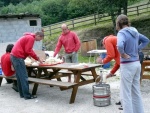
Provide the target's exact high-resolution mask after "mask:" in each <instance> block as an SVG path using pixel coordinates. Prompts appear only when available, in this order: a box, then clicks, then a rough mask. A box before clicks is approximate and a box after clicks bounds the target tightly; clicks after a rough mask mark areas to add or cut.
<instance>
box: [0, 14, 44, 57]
mask: <svg viewBox="0 0 150 113" xmlns="http://www.w3.org/2000/svg"><path fill="white" fill-rule="evenodd" d="M30 20H36V21H37V26H30ZM40 30H41V19H40V18H37V17H24V18H22V19H18V18H0V56H1V55H2V54H3V53H4V52H5V49H6V46H7V45H8V44H10V43H13V44H14V43H15V42H16V41H17V40H18V39H19V38H20V37H21V36H22V35H23V34H24V33H25V32H32V33H34V32H36V31H40ZM34 49H36V50H41V49H42V41H40V42H35V44H34Z"/></svg>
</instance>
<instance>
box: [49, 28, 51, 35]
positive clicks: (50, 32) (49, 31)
mask: <svg viewBox="0 0 150 113" xmlns="http://www.w3.org/2000/svg"><path fill="white" fill-rule="evenodd" d="M49 32H50V36H51V26H49Z"/></svg>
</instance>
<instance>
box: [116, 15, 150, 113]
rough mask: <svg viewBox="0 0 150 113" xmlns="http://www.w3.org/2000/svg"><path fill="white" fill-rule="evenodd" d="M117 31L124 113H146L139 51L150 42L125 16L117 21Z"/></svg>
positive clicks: (121, 16) (119, 17) (120, 16)
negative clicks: (141, 85) (142, 94)
mask: <svg viewBox="0 0 150 113" xmlns="http://www.w3.org/2000/svg"><path fill="white" fill-rule="evenodd" d="M116 29H117V30H118V33H117V49H118V51H119V53H120V73H121V81H120V82H121V84H120V87H121V88H120V95H121V104H122V106H123V113H144V106H143V102H142V96H141V92H140V74H141V64H140V61H139V51H140V50H141V49H143V48H144V47H146V46H147V45H148V43H149V42H150V40H149V39H148V38H147V37H146V36H144V35H143V34H141V33H139V32H138V31H137V30H136V28H134V27H131V26H130V22H129V19H128V17H127V16H126V15H123V14H121V15H119V16H118V17H117V19H116ZM139 42H140V44H139Z"/></svg>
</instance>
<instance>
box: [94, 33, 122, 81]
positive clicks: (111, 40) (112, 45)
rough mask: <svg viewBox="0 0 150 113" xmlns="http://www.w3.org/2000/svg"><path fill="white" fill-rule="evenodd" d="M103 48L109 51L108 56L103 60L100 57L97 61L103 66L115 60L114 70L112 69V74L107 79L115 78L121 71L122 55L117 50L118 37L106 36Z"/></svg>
mask: <svg viewBox="0 0 150 113" xmlns="http://www.w3.org/2000/svg"><path fill="white" fill-rule="evenodd" d="M101 43H102V46H103V47H104V48H105V49H106V50H107V53H106V54H107V55H106V57H105V58H104V59H102V58H101V57H98V58H97V59H96V61H97V63H101V64H106V63H108V62H110V61H112V60H113V59H114V60H115V64H114V66H113V68H112V69H111V71H110V73H109V74H108V75H107V76H106V78H109V77H113V76H114V74H115V72H116V71H117V70H118V69H119V67H120V54H119V52H118V50H117V46H116V45H117V37H116V36H114V35H109V36H106V37H105V38H104V39H103V40H102V42H101Z"/></svg>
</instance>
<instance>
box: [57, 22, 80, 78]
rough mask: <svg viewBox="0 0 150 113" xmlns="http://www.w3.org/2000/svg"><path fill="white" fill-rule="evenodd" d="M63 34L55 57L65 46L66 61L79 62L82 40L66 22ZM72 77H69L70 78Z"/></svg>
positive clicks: (63, 25) (62, 27)
mask: <svg viewBox="0 0 150 113" xmlns="http://www.w3.org/2000/svg"><path fill="white" fill-rule="evenodd" d="M61 29H62V34H61V35H60V37H59V39H58V42H57V45H56V48H55V52H54V57H55V56H56V55H57V54H58V52H59V51H60V49H61V47H62V46H63V47H64V49H65V62H67V63H77V62H78V54H77V52H78V50H79V49H80V45H81V44H80V40H79V38H78V36H77V34H76V33H75V32H72V31H70V30H69V29H68V26H67V25H66V24H62V26H61ZM68 81H71V78H70V77H69V80H68Z"/></svg>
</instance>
